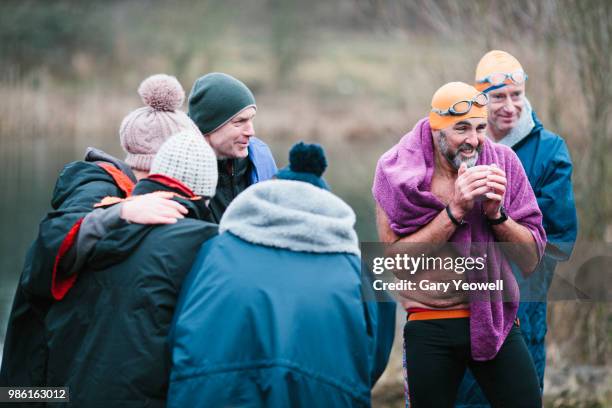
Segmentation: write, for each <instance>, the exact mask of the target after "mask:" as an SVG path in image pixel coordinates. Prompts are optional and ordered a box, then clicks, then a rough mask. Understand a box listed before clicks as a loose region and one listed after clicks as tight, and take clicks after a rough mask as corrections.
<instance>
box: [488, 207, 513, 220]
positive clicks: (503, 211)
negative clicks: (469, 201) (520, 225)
mask: <svg viewBox="0 0 612 408" xmlns="http://www.w3.org/2000/svg"><path fill="white" fill-rule="evenodd" d="M499 213H500V214H501V216H500V217H499V218H496V219H494V220H492V219H490V218H487V223H489V225H499V224H501V223H503V222H505V221H506V220H507V219H508V215H507V214H506V209H505V208H504V206H503V205H502V206H501V207H499Z"/></svg>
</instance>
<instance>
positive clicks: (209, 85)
mask: <svg viewBox="0 0 612 408" xmlns="http://www.w3.org/2000/svg"><path fill="white" fill-rule="evenodd" d="M187 104H188V105H189V117H190V118H191V119H193V121H194V122H195V123H196V125H198V128H199V129H200V131H201V132H202V134H204V135H206V134H209V133H212V132H214V131H215V130H217V129H219V128H220V127H221V126H223V125H225V124H226V123H227V122H229V121H230V120H231V119H232V118H233V117H234V116H236V115H237V114H239V113H240V112H242V111H243V110H245V109H247V108H250V107H253V108H255V109H257V106H256V105H255V97H254V96H253V93H252V92H251V90H250V89H249V88H247V86H246V85H245V84H243V83H242V82H241V81H239V80H238V79H236V78H234V77H233V76H231V75H227V74H223V73H221V72H213V73H211V74H206V75H204V76H203V77H200V78H198V79H197V80H196V81H195V83H194V84H193V88H191V93H190V94H189V100H188V102H187Z"/></svg>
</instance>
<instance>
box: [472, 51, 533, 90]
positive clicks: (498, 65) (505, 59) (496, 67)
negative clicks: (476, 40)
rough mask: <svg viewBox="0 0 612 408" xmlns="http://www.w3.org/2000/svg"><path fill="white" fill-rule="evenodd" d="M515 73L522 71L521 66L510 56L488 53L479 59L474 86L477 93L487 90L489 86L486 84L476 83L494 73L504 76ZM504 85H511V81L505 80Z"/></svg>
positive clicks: (501, 53)
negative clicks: (501, 73) (500, 73)
mask: <svg viewBox="0 0 612 408" xmlns="http://www.w3.org/2000/svg"><path fill="white" fill-rule="evenodd" d="M517 71H524V70H523V66H522V65H521V63H520V62H519V61H518V60H517V59H516V58H514V57H513V56H512V55H510V54H508V53H507V52H505V51H500V50H493V51H489V52H487V53H486V54H485V55H484V56H483V57H482V58H481V59H480V62H479V63H478V66H477V67H476V77H475V78H474V82H475V84H474V86H475V87H476V89H478V90H479V91H484V90H485V89H487V88H489V87H490V86H491V84H490V83H488V82H478V81H480V80H483V79H485V78H486V77H488V76H489V75H491V74H494V73H498V72H503V73H505V74H511V73H513V72H517ZM504 83H505V84H511V83H512V81H511V80H510V79H509V78H507V79H506V80H505V81H504Z"/></svg>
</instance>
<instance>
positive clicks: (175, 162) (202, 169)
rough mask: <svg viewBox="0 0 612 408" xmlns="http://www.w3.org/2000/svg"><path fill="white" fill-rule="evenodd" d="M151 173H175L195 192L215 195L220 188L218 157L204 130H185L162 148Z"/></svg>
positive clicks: (169, 174) (175, 176)
mask: <svg viewBox="0 0 612 408" xmlns="http://www.w3.org/2000/svg"><path fill="white" fill-rule="evenodd" d="M151 174H163V175H165V176H168V177H172V178H173V179H176V180H178V181H180V182H181V183H183V184H185V185H186V186H187V187H189V188H190V189H191V190H192V191H193V192H194V193H195V194H197V195H200V196H204V197H208V198H212V197H213V196H214V195H215V189H216V188H217V177H218V176H217V157H216V156H215V152H214V151H213V149H212V148H211V147H210V146H209V144H208V143H207V142H206V140H205V139H204V137H203V136H202V135H201V134H200V133H194V132H181V133H178V134H176V135H174V136H172V137H171V138H170V139H168V140H167V141H166V142H165V143H164V144H163V145H162V147H161V148H160V149H159V151H158V152H157V155H155V158H154V159H153V164H152V165H151Z"/></svg>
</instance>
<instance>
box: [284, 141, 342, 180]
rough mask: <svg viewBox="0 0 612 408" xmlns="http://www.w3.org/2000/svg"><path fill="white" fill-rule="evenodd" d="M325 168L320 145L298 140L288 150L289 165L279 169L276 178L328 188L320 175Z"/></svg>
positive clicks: (325, 163) (325, 162) (324, 159)
mask: <svg viewBox="0 0 612 408" xmlns="http://www.w3.org/2000/svg"><path fill="white" fill-rule="evenodd" d="M326 168H327V159H326V157H325V151H324V150H323V148H322V147H321V146H320V145H318V144H315V143H313V144H306V143H304V142H299V143H296V144H295V145H293V147H292V148H291V150H290V151H289V165H288V166H287V167H284V168H282V169H281V170H279V172H278V173H277V174H276V178H278V179H282V180H296V181H303V182H305V183H310V184H312V185H314V186H317V187H320V188H323V189H325V190H329V189H330V188H329V186H328V185H327V182H326V181H325V180H324V179H323V178H322V177H321V176H322V175H323V172H324V171H325V169H326Z"/></svg>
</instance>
